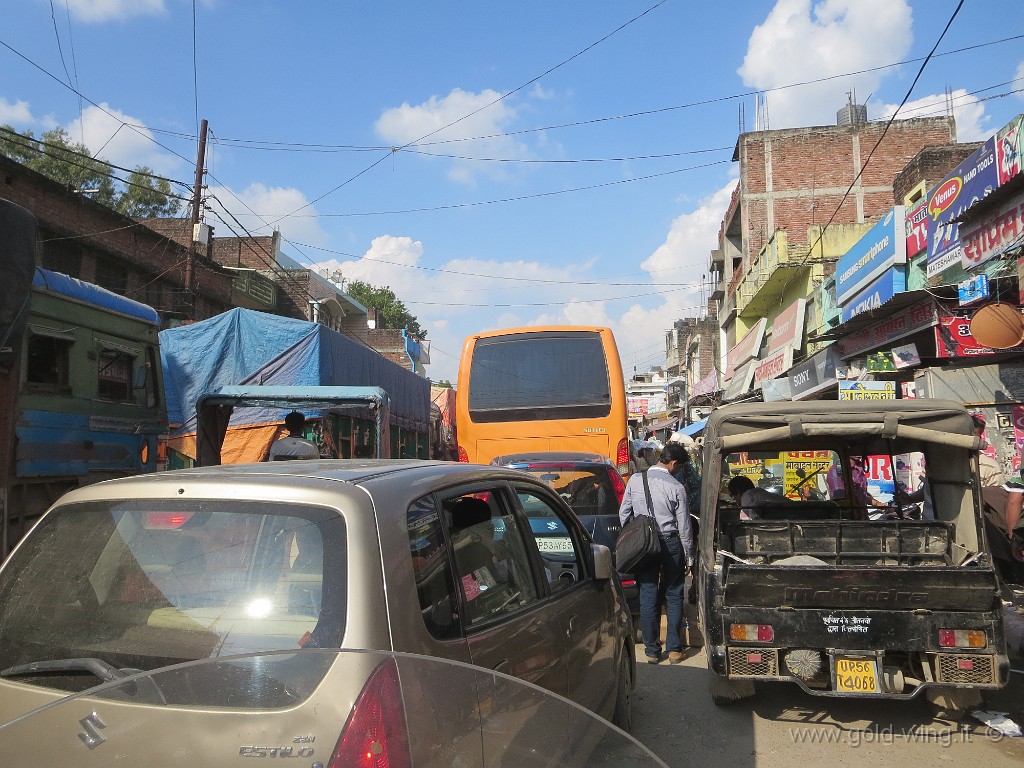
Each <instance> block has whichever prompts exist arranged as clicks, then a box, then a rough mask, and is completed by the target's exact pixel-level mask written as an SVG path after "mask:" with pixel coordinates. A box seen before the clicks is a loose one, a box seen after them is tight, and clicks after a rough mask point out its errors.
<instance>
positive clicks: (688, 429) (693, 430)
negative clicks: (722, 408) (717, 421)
mask: <svg viewBox="0 0 1024 768" xmlns="http://www.w3.org/2000/svg"><path fill="white" fill-rule="evenodd" d="M707 423H708V420H707V419H701V420H700V421H695V422H693V424H687V425H686V426H685V427H683V428H682V429H680V430H679V431H680V432H682V433H683V434H684V435H687V436H688V437H693V436H694V435H696V434H697V433H698V432H700V431H701V430H702V429H704V427H705V426H706V425H707Z"/></svg>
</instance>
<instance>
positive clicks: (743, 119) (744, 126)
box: [739, 101, 747, 134]
mask: <svg viewBox="0 0 1024 768" xmlns="http://www.w3.org/2000/svg"><path fill="white" fill-rule="evenodd" d="M739 117H740V133H741V134H744V133H746V132H747V116H746V114H745V112H744V108H743V102H742V101H740V115H739Z"/></svg>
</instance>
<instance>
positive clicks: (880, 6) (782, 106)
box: [738, 0, 912, 128]
mask: <svg viewBox="0 0 1024 768" xmlns="http://www.w3.org/2000/svg"><path fill="white" fill-rule="evenodd" d="M911 25H912V13H911V9H910V6H909V4H908V3H907V2H906V0H823V1H822V2H819V3H816V4H814V5H813V6H812V2H811V0H778V2H777V3H776V4H775V7H774V8H773V9H772V10H771V12H770V13H769V14H768V17H767V18H766V19H765V21H764V23H763V24H761V25H759V26H757V27H755V28H754V31H753V33H752V34H751V36H750V41H749V43H748V47H747V55H746V57H745V58H744V60H743V65H742V66H741V67H740V68H739V70H738V73H739V74H740V76H741V77H742V78H743V82H744V83H745V84H746V85H748V86H751V87H754V88H757V89H758V90H763V91H765V90H769V89H772V88H776V87H779V86H783V85H789V84H792V83H800V82H807V81H811V80H818V79H820V78H822V77H828V76H830V75H839V74H842V73H844V72H856V71H860V70H864V69H868V68H870V67H875V66H877V65H878V64H879V63H880V62H892V61H899V60H901V59H902V58H903V57H904V56H905V55H906V53H907V52H908V51H909V50H910V43H911V40H912V33H911ZM881 77H882V74H881V73H878V72H866V73H864V74H860V75H852V76H850V77H846V78H842V79H838V80H828V81H826V82H822V83H815V84H813V85H806V86H799V87H794V88H786V89H783V90H777V91H771V93H769V94H768V95H767V104H768V127H769V128H792V127H798V126H810V125H831V124H833V123H834V122H835V115H836V111H837V110H838V109H840V108H841V107H843V106H844V105H845V104H846V101H847V96H846V94H847V92H848V91H856V94H857V98H858V100H859V101H860V102H861V103H864V101H865V100H866V99H867V97H868V96H869V95H870V94H872V93H874V92H875V91H876V89H877V88H878V85H879V83H880V82H881ZM869 117H871V116H870V115H869Z"/></svg>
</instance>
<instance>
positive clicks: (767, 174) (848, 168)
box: [710, 111, 956, 400]
mask: <svg viewBox="0 0 1024 768" xmlns="http://www.w3.org/2000/svg"><path fill="white" fill-rule="evenodd" d="M861 115H864V113H863V111H862V112H861ZM955 142H956V125H955V123H954V121H953V118H952V117H936V118H919V119H912V120H896V121H893V122H892V123H891V124H888V125H887V123H886V122H884V121H883V122H868V121H866V116H865V118H864V119H863V120H861V121H856V122H852V123H849V124H843V125H834V126H815V127H810V128H792V129H784V130H768V131H753V132H748V133H744V134H741V135H740V137H739V139H738V140H737V143H736V149H735V152H734V155H733V160H734V161H738V162H739V164H740V165H739V182H738V184H737V187H736V190H735V192H734V193H733V196H732V200H731V202H730V205H729V208H728V210H727V212H726V215H725V218H724V219H723V222H722V225H721V228H720V231H719V247H718V248H717V249H715V250H714V251H712V253H711V261H710V272H711V274H712V281H713V283H714V284H715V292H714V293H713V294H712V298H713V299H715V300H717V301H718V302H719V309H718V313H717V318H718V323H719V327H720V340H721V350H722V357H723V358H724V359H720V361H719V364H720V365H721V368H722V373H723V379H724V381H723V385H724V386H725V387H726V396H725V399H727V400H728V399H734V398H735V397H737V396H740V395H742V394H743V393H745V392H747V391H749V389H750V388H751V386H752V385H754V386H755V388H756V385H757V382H758V379H757V373H758V371H757V366H756V365H755V364H756V363H758V362H763V361H764V360H765V359H766V358H765V356H764V355H762V354H761V352H762V350H763V349H768V350H773V351H776V352H778V359H777V360H775V361H773V365H772V367H771V369H770V370H769V369H765V370H764V371H763V375H764V376H765V377H768V378H770V377H771V375H772V374H773V373H774V371H775V369H776V368H779V367H781V368H782V370H785V369H786V368H788V367H790V366H792V364H793V362H794V359H799V356H800V355H801V353H802V337H791V336H788V335H787V336H786V337H785V338H783V335H782V330H781V329H777V328H776V327H775V325H776V322H775V321H776V320H777V319H778V320H779V322H780V323H781V322H783V318H784V319H785V324H786V327H787V328H791V326H792V325H793V322H792V321H793V319H794V317H796V318H798V319H800V320H801V321H802V319H803V317H805V316H807V317H809V318H810V317H813V316H814V315H815V313H819V312H820V311H821V308H820V307H818V306H816V305H815V302H814V293H815V290H814V289H815V288H816V287H817V286H818V285H820V284H821V283H822V281H823V280H825V279H826V278H827V277H828V276H830V275H831V274H832V273H833V272H834V270H835V262H836V260H837V259H838V258H839V256H841V255H842V254H844V253H845V252H846V251H847V250H848V248H849V247H850V245H852V244H853V243H854V242H856V241H857V240H858V239H860V237H861V236H862V235H863V234H864V233H865V232H866V231H867V230H868V229H869V228H870V226H871V225H872V224H873V223H874V222H875V221H877V220H878V218H879V217H881V216H882V215H884V214H885V213H887V212H888V211H889V210H890V209H891V208H892V205H893V195H894V188H893V185H894V182H893V180H894V179H895V178H896V177H897V175H898V174H899V173H900V171H902V170H903V169H904V168H905V167H906V166H907V164H908V163H910V162H911V161H912V160H913V159H914V158H915V157H918V156H919V155H920V153H922V151H923V150H925V149H926V148H932V147H943V146H950V145H955ZM811 324H812V325H813V322H812V323H811ZM800 325H801V326H802V325H803V322H800ZM786 333H787V334H788V333H789V331H787V332H786ZM730 355H732V357H730Z"/></svg>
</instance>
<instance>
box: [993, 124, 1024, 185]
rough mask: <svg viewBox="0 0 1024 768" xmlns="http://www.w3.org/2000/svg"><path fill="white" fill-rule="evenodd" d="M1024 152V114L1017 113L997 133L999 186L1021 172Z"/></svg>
mask: <svg viewBox="0 0 1024 768" xmlns="http://www.w3.org/2000/svg"><path fill="white" fill-rule="evenodd" d="M1022 152H1024V115H1017V116H1016V117H1015V118H1013V120H1011V121H1010V122H1009V123H1007V124H1006V125H1004V126H1003V127H1002V128H1001V129H1000V130H999V132H998V133H997V134H996V166H997V168H998V172H999V186H1002V185H1003V184H1005V183H1006V182H1008V181H1009V180H1010V179H1012V178H1013V177H1014V176H1016V175H1017V174H1019V173H1020V172H1021V170H1022V160H1021V153H1022Z"/></svg>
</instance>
